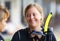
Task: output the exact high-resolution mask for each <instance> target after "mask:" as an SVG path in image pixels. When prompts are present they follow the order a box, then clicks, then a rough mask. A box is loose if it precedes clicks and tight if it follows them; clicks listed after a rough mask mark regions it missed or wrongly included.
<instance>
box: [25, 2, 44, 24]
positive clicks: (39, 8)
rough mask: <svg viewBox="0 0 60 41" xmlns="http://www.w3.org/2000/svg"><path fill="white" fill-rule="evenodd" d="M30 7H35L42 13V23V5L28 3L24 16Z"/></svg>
mask: <svg viewBox="0 0 60 41" xmlns="http://www.w3.org/2000/svg"><path fill="white" fill-rule="evenodd" d="M31 7H35V8H36V9H37V10H38V11H39V12H40V14H42V19H41V20H42V24H43V23H44V22H43V21H44V14H43V9H42V7H41V6H39V5H38V4H36V3H35V4H29V5H28V6H27V7H26V8H25V16H26V13H27V11H28V9H30V8H31Z"/></svg>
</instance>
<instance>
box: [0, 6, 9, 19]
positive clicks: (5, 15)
mask: <svg viewBox="0 0 60 41" xmlns="http://www.w3.org/2000/svg"><path fill="white" fill-rule="evenodd" d="M0 10H2V11H3V12H4V13H5V14H4V19H8V17H9V12H8V9H7V8H4V7H3V6H2V5H0Z"/></svg>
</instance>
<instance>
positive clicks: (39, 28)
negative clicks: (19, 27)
mask: <svg viewBox="0 0 60 41" xmlns="http://www.w3.org/2000/svg"><path fill="white" fill-rule="evenodd" d="M29 28H30V30H31V31H32V30H35V31H41V30H42V28H41V26H36V27H32V26H29Z"/></svg>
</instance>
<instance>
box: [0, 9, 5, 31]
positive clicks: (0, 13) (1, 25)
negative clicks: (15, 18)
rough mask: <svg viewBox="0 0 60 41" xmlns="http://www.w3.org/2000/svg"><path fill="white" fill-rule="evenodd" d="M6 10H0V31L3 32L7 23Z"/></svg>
mask: <svg viewBox="0 0 60 41" xmlns="http://www.w3.org/2000/svg"><path fill="white" fill-rule="evenodd" d="M4 14H5V13H4V12H3V11H1V10H0V32H2V30H3V28H4V25H5V22H6V21H5V19H4Z"/></svg>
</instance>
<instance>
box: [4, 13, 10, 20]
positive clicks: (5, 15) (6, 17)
mask: <svg viewBox="0 0 60 41" xmlns="http://www.w3.org/2000/svg"><path fill="white" fill-rule="evenodd" d="M8 17H9V14H8V13H5V14H4V20H5V21H7V19H8Z"/></svg>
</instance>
